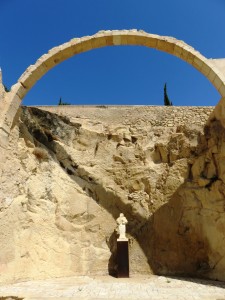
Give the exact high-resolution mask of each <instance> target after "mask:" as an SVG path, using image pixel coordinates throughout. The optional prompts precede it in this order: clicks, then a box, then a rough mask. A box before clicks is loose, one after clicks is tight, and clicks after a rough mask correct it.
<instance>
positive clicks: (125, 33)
mask: <svg viewBox="0 0 225 300" xmlns="http://www.w3.org/2000/svg"><path fill="white" fill-rule="evenodd" d="M117 45H138V46H146V47H150V48H155V49H157V50H160V51H164V52H167V53H169V54H172V55H174V56H177V57H179V58H180V59H182V60H184V61H186V62H187V63H189V64H191V65H192V66H193V67H194V68H196V69H197V70H198V71H200V72H201V73H202V74H203V75H204V76H205V77H206V78H208V80H209V81H210V82H211V83H212V84H213V85H214V86H215V88H216V89H217V90H218V92H219V93H220V94H221V96H222V97H225V72H224V74H223V72H222V70H221V68H218V61H219V60H213V59H207V58H206V57H204V56H203V55H202V54H200V53H199V52H198V51H196V50H195V49H194V48H192V47H191V46H189V45H187V44H186V43H185V42H183V41H180V40H177V39H175V38H173V37H166V36H159V35H155V34H150V33H147V32H144V31H142V30H139V31H138V30H135V29H134V30H112V31H99V32H98V33H96V34H94V35H92V36H85V37H82V38H74V39H72V40H70V41H69V42H67V43H64V44H62V45H60V46H58V47H55V48H52V49H51V50H49V52H48V53H47V54H44V55H42V56H41V57H40V58H39V59H38V60H37V61H36V63H35V64H34V65H31V66H29V67H28V68H27V69H26V71H25V72H24V73H23V74H22V75H21V77H20V78H19V79H18V82H17V83H16V84H15V85H13V86H12V89H11V92H10V93H8V94H6V95H5V99H4V101H2V103H3V104H2V109H1V111H2V114H3V115H2V118H1V121H0V122H1V123H0V129H1V131H2V132H3V131H4V134H6V135H7V134H9V132H10V128H11V126H12V123H13V120H14V117H15V115H16V113H17V110H18V108H19V105H20V103H21V101H22V99H23V98H24V96H25V95H26V94H27V93H28V91H29V90H30V89H31V88H32V86H33V85H34V84H35V83H36V82H37V81H38V80H39V79H40V78H41V77H42V76H44V74H45V73H47V72H48V71H49V70H50V69H51V68H53V67H54V66H56V65H58V64H59V63H61V62H63V61H64V60H66V59H68V58H70V57H72V56H74V55H76V54H79V53H82V52H85V51H88V50H92V49H95V48H100V47H105V46H117ZM0 108H1V107H0Z"/></svg>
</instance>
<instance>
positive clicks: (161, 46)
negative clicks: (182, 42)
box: [156, 39, 175, 54]
mask: <svg viewBox="0 0 225 300" xmlns="http://www.w3.org/2000/svg"><path fill="white" fill-rule="evenodd" d="M156 48H157V49H158V50H161V51H164V52H167V53H170V54H173V53H174V48H175V43H174V41H171V40H166V39H159V40H158V43H157V46H156Z"/></svg>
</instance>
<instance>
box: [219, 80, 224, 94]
mask: <svg viewBox="0 0 225 300" xmlns="http://www.w3.org/2000/svg"><path fill="white" fill-rule="evenodd" d="M219 93H220V95H221V96H222V97H225V82H223V84H222V85H221V87H220V88H219Z"/></svg>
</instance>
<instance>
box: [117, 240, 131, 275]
mask: <svg viewBox="0 0 225 300" xmlns="http://www.w3.org/2000/svg"><path fill="white" fill-rule="evenodd" d="M117 277H118V278H129V248H128V239H127V238H122V239H117Z"/></svg>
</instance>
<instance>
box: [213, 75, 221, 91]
mask: <svg viewBox="0 0 225 300" xmlns="http://www.w3.org/2000/svg"><path fill="white" fill-rule="evenodd" d="M212 84H213V85H214V86H215V88H216V89H217V90H219V89H220V87H221V86H222V84H223V82H222V80H221V79H220V77H219V76H218V75H216V77H215V79H214V80H213V82H212Z"/></svg>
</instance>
